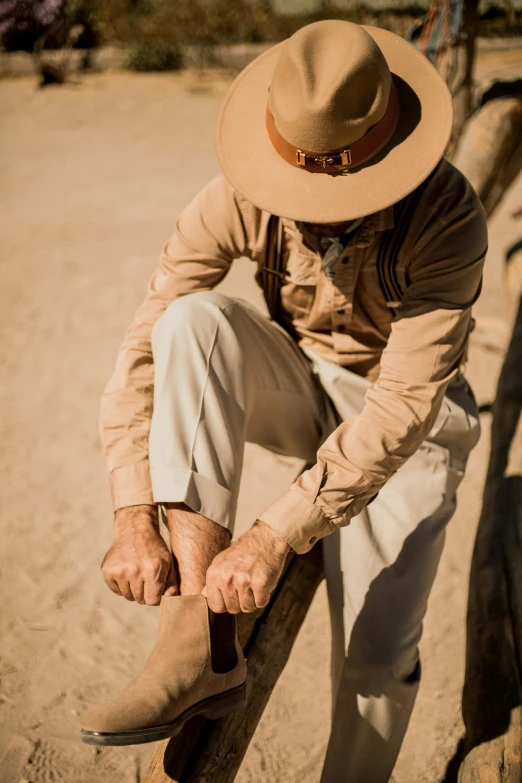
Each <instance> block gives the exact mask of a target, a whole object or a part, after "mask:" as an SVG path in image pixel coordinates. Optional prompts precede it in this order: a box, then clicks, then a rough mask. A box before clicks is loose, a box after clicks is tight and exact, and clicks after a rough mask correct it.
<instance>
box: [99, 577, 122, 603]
mask: <svg viewBox="0 0 522 783" xmlns="http://www.w3.org/2000/svg"><path fill="white" fill-rule="evenodd" d="M103 578H104V579H105V582H106V584H107V586H108V587H109V588H110V589H111V590H112V592H113V593H116V595H119V596H120V598H121V597H122V594H121V590H120V588H119V587H118V582H117V581H116V579H113V578H112V577H111V576H105V575H104V577H103Z"/></svg>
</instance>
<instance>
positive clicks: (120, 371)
mask: <svg viewBox="0 0 522 783" xmlns="http://www.w3.org/2000/svg"><path fill="white" fill-rule="evenodd" d="M317 176H321V175H319V174H318V175H317ZM394 214H395V212H394V207H389V208H387V209H384V210H382V211H381V212H378V213H376V214H373V215H369V216H368V217H367V218H365V219H364V220H363V222H362V223H361V225H360V226H358V228H357V229H356V230H355V231H354V232H353V233H352V234H351V235H350V236H349V238H348V241H347V242H346V243H343V244H345V247H344V249H343V250H342V251H341V253H340V256H339V258H338V259H337V262H336V264H335V265H334V266H333V268H332V270H331V274H325V271H324V269H323V255H324V249H322V248H321V247H320V246H319V243H318V242H317V240H316V239H315V238H314V237H312V236H310V235H307V233H306V230H305V229H304V227H302V226H300V225H299V224H296V223H295V222H294V221H293V220H289V219H283V252H284V254H285V266H286V273H285V279H284V281H283V285H282V288H281V305H282V309H281V312H282V318H283V321H285V320H286V322H287V323H288V325H289V326H291V327H292V332H293V334H295V335H296V339H298V340H299V342H300V345H301V346H302V347H303V348H308V349H311V350H313V351H314V352H316V353H318V354H320V355H322V356H323V357H325V358H326V359H329V360H330V361H332V362H335V363H337V364H339V365H341V366H343V367H347V368H349V369H350V370H351V371H352V372H354V373H357V374H359V375H361V376H364V377H366V378H368V379H370V380H371V381H372V384H371V386H370V388H369V390H368V392H367V395H366V400H365V407H364V409H363V411H362V413H361V414H360V415H359V416H356V417H354V418H353V419H351V420H349V421H343V422H342V423H341V424H340V425H339V426H338V428H337V429H336V430H335V431H334V432H333V433H332V434H331V435H330V437H329V438H328V439H327V440H326V441H325V443H324V444H323V445H322V446H321V447H320V448H319V450H318V453H317V462H316V464H315V465H314V466H313V467H311V468H310V469H309V470H307V471H305V472H304V473H303V474H302V475H301V476H300V477H299V478H298V479H297V481H296V482H295V483H294V484H293V485H292V486H291V487H290V489H289V490H288V491H287V492H286V493H284V494H283V495H282V496H281V497H280V498H279V499H278V500H276V501H275V502H274V503H273V504H272V505H271V506H270V507H269V508H268V509H267V510H266V511H265V512H264V513H263V514H262V515H261V517H260V518H261V519H262V520H263V521H265V522H267V523H268V524H270V525H272V527H274V528H275V529H276V530H277V531H278V532H279V533H280V534H281V535H282V536H283V537H284V538H285V539H286V540H287V541H288V543H289V544H290V546H291V547H292V548H293V549H295V550H296V551H297V552H299V553H302V552H306V551H308V549H310V548H311V546H312V545H313V543H315V541H317V540H318V539H320V538H322V537H323V536H325V535H327V534H328V533H331V532H333V531H334V530H336V529H337V528H338V527H340V526H343V525H346V524H348V523H349V521H350V519H351V518H352V517H353V516H355V515H356V514H358V513H360V511H361V510H362V509H363V508H364V506H365V505H366V504H367V503H368V502H369V500H371V499H372V498H373V497H374V496H375V495H376V493H377V492H378V491H379V489H380V488H381V487H382V486H383V485H384V484H385V482H386V481H387V480H388V479H389V478H390V477H391V476H392V475H393V474H394V473H395V472H396V471H397V470H398V468H399V467H400V466H401V465H402V464H403V463H404V462H405V461H406V460H407V459H408V457H410V456H411V455H412V454H413V453H414V452H415V451H416V450H417V449H418V447H419V446H420V444H421V443H422V441H423V440H424V439H425V438H426V437H427V435H428V433H429V432H430V429H431V428H432V426H433V423H434V421H435V418H436V416H437V414H438V411H439V409H440V406H441V403H442V400H443V397H444V393H445V391H446V388H447V386H448V384H449V382H450V381H451V379H452V378H453V377H454V375H455V374H456V373H457V372H458V369H459V366H460V365H461V363H462V361H463V358H464V356H465V352H466V346H467V342H468V336H469V332H470V328H471V321H472V319H471V306H472V305H473V303H474V302H475V300H476V298H477V296H478V294H479V292H480V285H481V277H482V267H483V262H484V256H485V252H486V246H487V227H486V219H485V214H484V210H483V208H482V206H481V204H480V202H479V200H478V198H477V196H476V195H475V193H474V191H473V190H472V188H471V186H470V185H469V183H468V182H467V180H466V179H465V177H463V175H462V174H461V173H460V172H459V171H458V170H457V169H455V168H454V167H453V166H452V165H451V164H450V163H448V162H447V161H445V160H443V161H441V163H440V164H439V166H438V167H437V169H436V171H435V173H434V174H433V175H432V176H431V177H430V179H429V180H428V183H427V185H426V186H425V187H424V189H423V190H422V191H421V193H420V195H419V199H418V203H417V204H416V207H415V209H414V211H413V212H412V214H411V216H410V220H409V222H408V225H407V226H406V227H405V229H404V230H403V231H401V236H400V243H399V242H398V243H397V247H398V256H397V263H396V265H395V275H396V279H397V281H398V283H399V285H400V288H401V289H402V291H403V292H404V293H403V296H402V299H401V301H400V304H398V305H397V307H396V309H391V308H390V307H389V306H388V305H389V303H387V301H386V298H385V295H384V293H383V290H382V288H381V285H380V282H379V270H378V258H379V250H380V248H381V246H382V243H383V242H384V241H385V239H384V238H385V237H387V238H388V239H387V240H386V241H389V237H390V230H392V236H393V229H394ZM269 217H270V215H269V214H268V213H267V212H264V211H263V210H261V209H259V208H257V207H255V206H254V205H253V204H251V203H250V202H248V201H246V200H245V199H244V198H243V197H242V196H241V195H240V194H238V193H237V192H235V191H234V190H233V188H232V187H231V186H230V185H229V183H228V182H227V181H226V180H225V179H224V178H223V177H217V178H216V179H214V180H213V181H212V182H210V183H209V184H208V185H207V186H206V187H205V188H204V189H203V190H202V191H201V192H200V193H199V195H198V196H196V198H195V199H194V200H193V201H192V202H191V203H190V204H189V205H188V207H187V208H186V209H185V210H184V211H183V212H182V214H181V215H180V216H179V218H178V221H177V223H176V227H175V231H174V233H173V235H172V237H171V238H170V240H169V241H168V242H167V244H166V246H165V248H164V250H163V253H162V255H161V258H160V262H159V266H158V268H157V269H156V271H155V272H154V274H153V276H152V279H151V281H150V284H149V288H148V293H147V297H146V299H145V302H144V303H143V305H142V306H141V308H140V309H139V310H138V313H137V315H136V317H135V319H134V322H133V323H132V325H131V326H130V328H129V329H128V331H127V333H126V336H125V340H124V342H123V345H122V347H121V349H120V353H119V356H118V360H117V364H116V369H115V372H114V374H113V376H112V378H111V380H110V382H109V385H108V386H107V389H106V390H105V393H104V395H103V398H102V408H101V433H102V441H103V446H104V452H105V455H106V460H107V464H108V468H109V471H110V476H111V489H112V497H113V503H114V508H115V509H118V508H120V507H123V506H130V505H138V504H152V503H153V502H154V501H153V495H152V488H151V481H150V474H149V461H148V436H149V429H150V422H151V416H152V404H153V383H154V366H153V358H152V350H151V331H152V327H153V325H154V323H155V322H156V320H157V319H158V318H159V316H160V315H161V313H162V312H163V311H164V310H165V308H166V307H167V306H168V305H169V304H170V302H172V301H173V300H175V299H176V298H177V297H180V296H185V295H186V294H190V293H193V292H195V291H205V290H210V289H212V288H213V287H214V286H216V285H217V284H218V283H219V282H220V281H221V280H222V279H223V278H224V277H225V275H226V274H227V272H228V270H229V269H230V266H231V264H232V261H233V260H234V259H236V258H239V257H246V258H249V259H251V260H253V261H255V262H257V264H258V265H259V266H262V265H263V262H264V254H265V245H266V234H267V225H268V220H269ZM397 239H399V238H397Z"/></svg>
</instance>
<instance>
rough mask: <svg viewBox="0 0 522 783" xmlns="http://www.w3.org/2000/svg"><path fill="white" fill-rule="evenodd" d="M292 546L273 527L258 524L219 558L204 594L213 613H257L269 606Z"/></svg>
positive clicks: (210, 570)
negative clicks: (256, 611)
mask: <svg viewBox="0 0 522 783" xmlns="http://www.w3.org/2000/svg"><path fill="white" fill-rule="evenodd" d="M289 551H290V547H289V546H288V544H287V543H286V541H285V540H284V538H282V537H281V536H280V535H279V533H277V532H276V531H275V530H273V528H271V527H270V525H267V524H266V523H265V522H259V521H258V522H256V523H255V525H254V526H253V527H252V528H251V529H250V530H249V531H248V532H247V533H245V535H244V536H241V538H240V539H239V541H236V543H235V544H232V546H231V547H229V548H228V549H225V550H224V551H223V552H220V554H219V555H217V556H216V557H215V558H214V560H213V562H212V565H211V566H210V568H209V569H208V571H207V582H206V585H205V589H204V591H203V595H206V596H207V601H208V605H209V607H210V608H211V609H212V611H213V612H230V614H238V612H254V611H255V610H256V609H258V608H261V607H263V606H266V605H267V604H268V602H269V600H270V593H271V592H272V590H274V588H275V586H276V585H277V582H278V580H279V577H280V576H281V572H282V570H283V566H284V564H285V558H286V555H287V554H288V552H289Z"/></svg>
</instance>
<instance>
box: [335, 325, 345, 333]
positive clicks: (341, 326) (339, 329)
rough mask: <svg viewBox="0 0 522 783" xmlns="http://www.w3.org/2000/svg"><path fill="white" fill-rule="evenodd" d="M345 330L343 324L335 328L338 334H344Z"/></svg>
mask: <svg viewBox="0 0 522 783" xmlns="http://www.w3.org/2000/svg"><path fill="white" fill-rule="evenodd" d="M345 329H346V327H345V325H344V324H339V326H338V327H337V331H338V332H344V330H345Z"/></svg>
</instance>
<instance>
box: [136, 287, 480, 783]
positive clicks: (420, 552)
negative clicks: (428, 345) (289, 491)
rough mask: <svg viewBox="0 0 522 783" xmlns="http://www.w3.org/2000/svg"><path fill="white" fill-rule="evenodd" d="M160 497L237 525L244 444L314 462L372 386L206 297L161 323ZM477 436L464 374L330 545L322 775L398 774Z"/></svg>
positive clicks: (355, 780)
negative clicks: (458, 495) (440, 569)
mask: <svg viewBox="0 0 522 783" xmlns="http://www.w3.org/2000/svg"><path fill="white" fill-rule="evenodd" d="M153 352H154V364H155V380H154V386H155V397H154V415H153V419H152V428H151V433H150V462H151V476H152V483H153V488H154V497H155V501H156V502H158V503H167V502H185V503H186V504H187V505H188V506H189V507H190V508H192V509H193V510H194V511H196V512H198V513H200V514H203V515H204V516H206V517H208V518H210V519H212V520H214V521H215V522H218V523H220V524H221V525H224V526H225V527H227V528H228V529H229V530H231V531H233V527H234V517H235V512H236V504H237V497H238V490H239V481H240V476H241V468H242V461H243V451H244V445H245V442H246V441H250V442H254V443H258V444H260V445H262V446H265V447H267V448H269V449H272V450H273V451H275V452H278V453H280V454H286V455H291V456H295V457H299V458H302V459H304V460H306V461H307V462H312V463H313V462H314V461H315V454H316V451H317V448H318V446H319V445H320V444H321V442H322V441H323V440H324V439H325V438H326V437H327V436H328V434H329V433H330V432H331V431H332V429H333V428H334V427H335V426H336V425H337V423H338V422H339V421H340V420H344V419H348V418H350V417H352V416H355V415H357V414H358V413H359V412H360V411H361V410H362V408H363V405H364V396H365V393H366V390H367V389H368V386H369V383H368V381H366V380H365V379H363V378H360V377H359V376H356V375H354V374H353V373H351V372H349V371H348V370H345V369H343V368H340V367H338V366H337V365H334V364H333V363H331V362H328V361H325V360H324V359H321V358H319V357H317V356H315V355H313V354H312V353H308V354H307V355H305V354H304V353H303V352H302V351H301V350H300V349H299V348H298V347H297V346H296V344H295V343H294V341H293V340H292V339H291V338H290V337H289V336H288V335H287V334H286V333H285V332H284V331H283V330H282V329H280V328H279V327H277V326H275V325H274V324H273V323H272V322H270V321H268V320H267V319H266V318H264V317H263V316H262V315H260V314H259V313H258V312H257V311H256V310H254V309H253V308H251V307H250V306H249V305H248V304H246V303H245V302H242V301H240V300H234V299H230V298H228V297H226V296H223V295H222V294H219V293H217V292H201V293H196V294H191V295H189V296H186V297H183V298H181V299H179V300H177V301H175V302H174V303H173V304H171V305H170V306H169V307H168V309H167V310H166V312H165V313H164V314H163V315H162V316H161V318H160V319H159V321H158V322H157V324H156V325H155V327H154V331H153ZM478 435H479V423H478V411H477V408H476V404H475V401H474V398H473V395H472V393H471V391H470V389H469V386H468V384H467V382H466V381H465V379H464V378H463V376H459V377H458V378H457V379H456V381H454V382H453V383H452V384H451V387H450V389H449V390H448V394H447V396H446V398H445V400H444V403H443V406H442V410H441V412H440V415H439V417H438V419H437V422H436V424H435V427H434V428H433V431H432V433H431V434H430V437H429V439H428V440H426V441H425V443H424V444H423V445H422V446H421V447H420V448H419V449H418V451H417V452H416V453H415V454H414V456H413V457H411V458H410V459H409V460H408V461H407V462H406V464H405V465H404V466H403V467H402V468H401V469H400V470H399V471H398V472H397V473H396V474H395V475H394V476H393V477H392V478H391V479H390V480H389V481H388V483H387V484H386V486H385V487H384V488H383V489H382V490H381V491H380V493H379V495H378V496H377V498H376V499H375V500H374V501H373V502H372V503H371V504H370V505H369V506H368V507H367V508H366V509H365V510H364V511H363V512H362V513H361V514H360V515H359V516H357V517H355V518H354V519H352V521H351V522H350V524H349V526H347V527H345V528H342V529H341V530H340V531H339V532H338V533H335V534H333V535H331V536H329V537H328V538H326V539H324V540H323V546H324V557H325V567H326V576H327V584H328V596H329V603H330V613H331V624H332V630H333V645H332V685H333V705H332V706H333V712H332V732H331V737H330V741H329V744H328V750H327V754H326V761H325V765H324V769H323V774H322V777H321V781H322V783H385V781H388V780H389V778H390V775H391V773H392V769H393V766H394V764H395V761H396V758H397V755H398V753H399V750H400V747H401V744H402V740H403V738H404V734H405V732H406V728H407V725H408V721H409V718H410V715H411V711H412V709H413V704H414V701H415V696H416V693H417V689H418V685H419V679H420V662H419V655H418V642H419V640H420V637H421V633H422V619H423V617H424V614H425V612H426V604H427V600H428V596H429V593H430V589H431V586H432V584H433V580H434V578H435V574H436V571H437V566H438V563H439V559H440V555H441V553H442V548H443V545H444V534H445V527H446V524H447V523H448V521H449V520H450V518H451V516H452V514H453V512H454V510H455V492H456V489H457V487H458V485H459V483H460V481H461V479H462V476H463V474H464V469H465V465H466V460H467V456H468V454H469V451H470V450H471V448H472V447H473V446H474V445H475V443H476V441H477V439H478Z"/></svg>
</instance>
